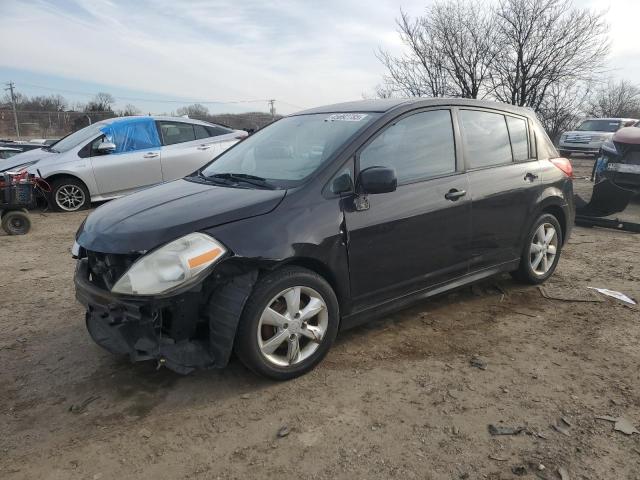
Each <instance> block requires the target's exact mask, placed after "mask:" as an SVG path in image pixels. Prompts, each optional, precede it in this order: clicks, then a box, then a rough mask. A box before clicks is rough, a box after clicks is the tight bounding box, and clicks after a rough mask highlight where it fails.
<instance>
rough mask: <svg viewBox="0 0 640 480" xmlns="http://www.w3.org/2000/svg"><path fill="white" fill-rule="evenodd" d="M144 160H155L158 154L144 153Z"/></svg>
mask: <svg viewBox="0 0 640 480" xmlns="http://www.w3.org/2000/svg"><path fill="white" fill-rule="evenodd" d="M143 156H144V158H156V157H157V156H158V154H157V153H156V152H149V153H145V154H144V155H143Z"/></svg>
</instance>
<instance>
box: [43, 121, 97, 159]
mask: <svg viewBox="0 0 640 480" xmlns="http://www.w3.org/2000/svg"><path fill="white" fill-rule="evenodd" d="M102 127H104V124H103V123H94V124H93V125H89V126H88V127H84V128H83V129H82V130H78V131H77V132H74V133H72V134H71V135H67V136H66V137H64V138H62V139H60V141H58V142H56V143H54V144H53V145H51V147H49V148H51V150H52V151H54V152H58V153H63V152H66V151H69V150H71V149H72V148H74V147H76V146H78V145H80V144H81V143H82V144H84V143H85V142H87V141H89V140H91V138H92V137H94V136H96V135H98V134H99V133H101V132H100V128H102Z"/></svg>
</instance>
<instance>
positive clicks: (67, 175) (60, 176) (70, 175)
mask: <svg viewBox="0 0 640 480" xmlns="http://www.w3.org/2000/svg"><path fill="white" fill-rule="evenodd" d="M65 178H67V179H71V180H76V181H78V182H80V183H82V185H84V188H85V189H86V190H87V192H88V193H89V198H88V201H89V203H88V205H89V207H90V206H91V201H92V199H93V195H92V194H91V188H90V186H89V185H87V182H86V181H85V180H84V179H83V178H81V177H79V176H78V175H74V174H73V173H67V172H60V173H54V174H53V175H49V176H47V177H44V179H45V180H46V182H47V183H49V185H50V186H51V187H52V188H51V192H50V193H49V194H48V195H47V197H48V198H49V202H53V201H54V200H53V183H54V182H56V181H58V180H62V179H65Z"/></svg>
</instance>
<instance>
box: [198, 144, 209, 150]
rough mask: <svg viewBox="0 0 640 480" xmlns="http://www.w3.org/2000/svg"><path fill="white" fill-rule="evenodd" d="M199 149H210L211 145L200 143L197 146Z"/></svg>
mask: <svg viewBox="0 0 640 480" xmlns="http://www.w3.org/2000/svg"><path fill="white" fill-rule="evenodd" d="M196 148H197V149H198V150H209V149H210V148H211V145H199V146H197V147H196Z"/></svg>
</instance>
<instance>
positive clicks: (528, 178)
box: [524, 172, 538, 182]
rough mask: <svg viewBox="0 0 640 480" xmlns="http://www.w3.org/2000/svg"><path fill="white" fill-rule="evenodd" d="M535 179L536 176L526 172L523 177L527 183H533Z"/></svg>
mask: <svg viewBox="0 0 640 480" xmlns="http://www.w3.org/2000/svg"><path fill="white" fill-rule="evenodd" d="M536 178H538V175H536V174H535V173H531V172H527V174H526V175H525V176H524V180H525V181H528V182H533V181H534V180H535V179H536Z"/></svg>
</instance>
